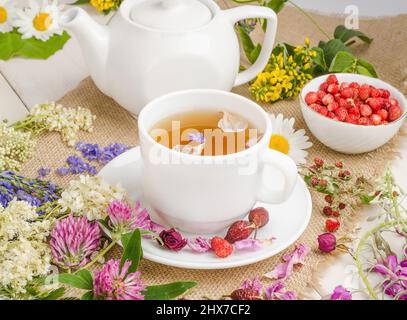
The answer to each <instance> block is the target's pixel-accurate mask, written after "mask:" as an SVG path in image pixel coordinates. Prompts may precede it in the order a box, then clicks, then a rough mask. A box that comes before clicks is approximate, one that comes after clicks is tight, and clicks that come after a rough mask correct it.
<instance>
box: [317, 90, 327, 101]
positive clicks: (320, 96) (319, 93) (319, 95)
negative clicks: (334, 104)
mask: <svg viewBox="0 0 407 320" xmlns="http://www.w3.org/2000/svg"><path fill="white" fill-rule="evenodd" d="M325 95H326V92H325V91H322V90H319V91H317V96H318V99H319V100H321V101H322V98H323V97H324V96H325Z"/></svg>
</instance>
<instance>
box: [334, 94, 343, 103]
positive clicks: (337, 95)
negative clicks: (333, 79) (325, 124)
mask: <svg viewBox="0 0 407 320" xmlns="http://www.w3.org/2000/svg"><path fill="white" fill-rule="evenodd" d="M334 99H335V101H336V102H339V100H340V99H342V98H341V94H340V93H336V94H334Z"/></svg>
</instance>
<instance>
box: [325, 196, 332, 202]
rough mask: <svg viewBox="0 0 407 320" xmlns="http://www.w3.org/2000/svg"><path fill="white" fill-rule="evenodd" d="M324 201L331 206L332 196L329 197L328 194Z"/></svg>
mask: <svg viewBox="0 0 407 320" xmlns="http://www.w3.org/2000/svg"><path fill="white" fill-rule="evenodd" d="M325 201H326V202H328V203H329V204H331V203H332V201H333V199H332V196H331V195H330V194H327V195H326V196H325Z"/></svg>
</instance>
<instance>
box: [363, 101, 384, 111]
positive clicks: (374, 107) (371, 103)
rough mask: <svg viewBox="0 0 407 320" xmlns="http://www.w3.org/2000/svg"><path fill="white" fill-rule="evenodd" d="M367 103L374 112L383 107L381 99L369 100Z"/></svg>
mask: <svg viewBox="0 0 407 320" xmlns="http://www.w3.org/2000/svg"><path fill="white" fill-rule="evenodd" d="M366 102H367V104H368V105H369V106H370V108H372V110H373V111H377V110H379V109H380V107H381V101H380V99H379V98H369V99H367V100H366Z"/></svg>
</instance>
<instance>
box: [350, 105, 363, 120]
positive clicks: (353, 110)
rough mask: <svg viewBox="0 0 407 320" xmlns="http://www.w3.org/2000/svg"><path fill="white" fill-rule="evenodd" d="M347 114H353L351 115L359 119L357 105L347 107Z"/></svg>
mask: <svg viewBox="0 0 407 320" xmlns="http://www.w3.org/2000/svg"><path fill="white" fill-rule="evenodd" d="M348 114H350V115H351V114H353V115H355V116H357V118H358V119H359V117H360V111H359V108H358V107H352V108H349V109H348Z"/></svg>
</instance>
